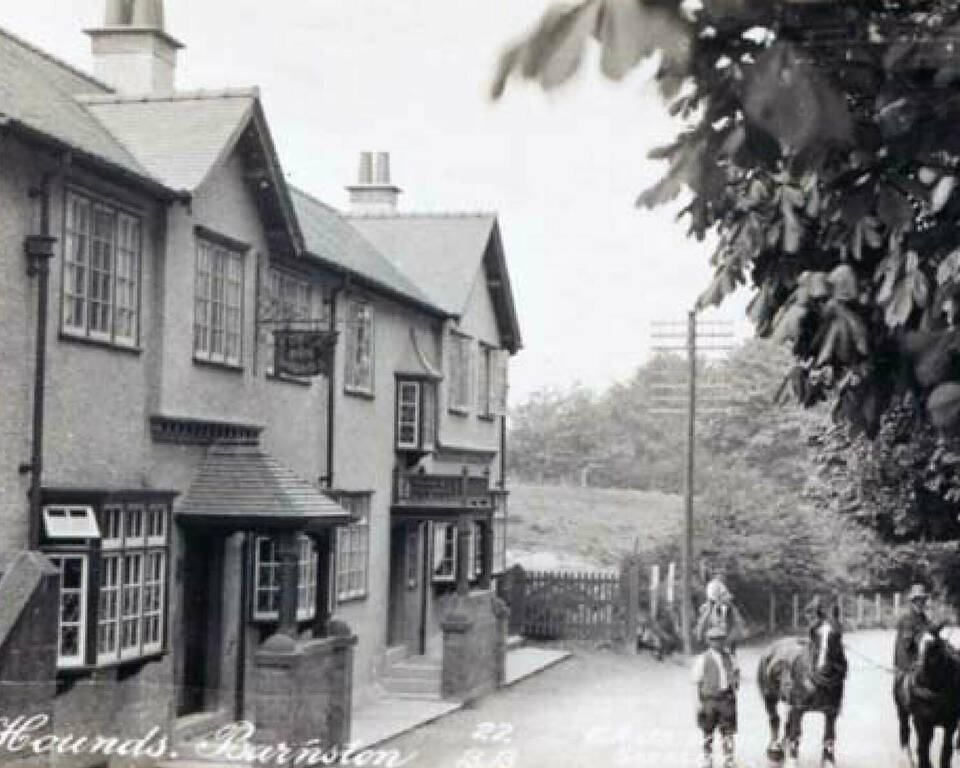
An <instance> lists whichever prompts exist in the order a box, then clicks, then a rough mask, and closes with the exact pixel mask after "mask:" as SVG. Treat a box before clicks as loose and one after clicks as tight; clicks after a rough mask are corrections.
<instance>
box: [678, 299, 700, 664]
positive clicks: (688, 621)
mask: <svg viewBox="0 0 960 768" xmlns="http://www.w3.org/2000/svg"><path fill="white" fill-rule="evenodd" d="M687 364H688V366H689V368H688V372H687V376H688V379H687V382H688V384H687V461H686V472H685V473H684V483H683V558H682V559H683V563H682V565H683V576H682V577H681V589H682V592H683V596H682V598H681V603H680V627H681V631H682V632H683V652H684V653H685V654H687V655H688V656H689V655H690V653H691V652H692V650H693V648H692V647H691V642H690V641H691V635H692V629H693V627H692V624H693V585H692V584H691V583H690V582H691V579H690V569H691V568H693V460H694V447H695V445H696V442H695V441H696V419H697V313H696V311H695V310H690V312H689V313H688V314H687Z"/></svg>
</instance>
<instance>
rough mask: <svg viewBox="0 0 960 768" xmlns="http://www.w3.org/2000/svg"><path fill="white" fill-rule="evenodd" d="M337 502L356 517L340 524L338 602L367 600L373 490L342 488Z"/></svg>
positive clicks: (336, 561)
mask: <svg viewBox="0 0 960 768" xmlns="http://www.w3.org/2000/svg"><path fill="white" fill-rule="evenodd" d="M337 503H338V504H340V506H342V507H343V508H344V509H346V510H347V511H348V512H350V513H351V515H352V516H353V521H352V522H350V523H349V524H348V525H342V526H339V527H338V528H337V535H336V547H335V553H336V558H335V565H336V567H335V569H334V573H333V580H334V582H335V583H336V587H335V589H336V592H335V594H336V599H337V603H338V604H339V603H347V602H350V601H353V600H364V599H366V598H367V597H368V596H369V593H370V512H371V506H372V494H371V493H369V492H356V493H351V492H347V491H341V492H339V493H338V494H337Z"/></svg>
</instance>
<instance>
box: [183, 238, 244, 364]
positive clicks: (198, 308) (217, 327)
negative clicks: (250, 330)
mask: <svg viewBox="0 0 960 768" xmlns="http://www.w3.org/2000/svg"><path fill="white" fill-rule="evenodd" d="M242 325H243V255H242V254H241V253H238V252H236V251H233V250H231V249H229V248H227V247H225V246H222V245H219V244H217V243H214V242H213V241H211V240H207V239H205V238H203V237H198V238H197V268H196V280H195V284H194V326H193V328H194V331H193V355H194V357H195V358H196V359H198V360H205V361H209V362H216V363H223V364H226V365H240V360H241V352H242V343H241V339H242V330H243V329H242Z"/></svg>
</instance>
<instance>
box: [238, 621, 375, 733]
mask: <svg viewBox="0 0 960 768" xmlns="http://www.w3.org/2000/svg"><path fill="white" fill-rule="evenodd" d="M332 632H333V634H332V635H331V636H330V637H324V638H319V639H315V640H308V641H306V642H295V641H293V640H289V638H283V640H285V641H289V644H286V643H284V642H279V641H278V642H274V640H276V638H272V639H271V640H268V641H267V642H266V643H264V645H263V647H261V648H260V649H259V650H258V651H257V652H256V654H255V655H254V679H253V686H254V690H253V723H254V725H255V727H256V736H255V740H256V741H257V742H258V743H264V744H279V743H280V742H283V743H285V744H287V745H288V746H297V745H303V744H305V743H306V742H308V741H310V740H312V739H318V740H319V741H320V742H321V743H322V744H324V745H332V744H345V743H347V742H348V741H349V739H350V705H351V697H352V687H353V648H354V646H355V645H356V642H357V638H356V636H355V635H353V634H352V633H351V632H350V630H349V629H348V628H347V627H346V626H345V625H340V626H336V625H334V626H333V627H332Z"/></svg>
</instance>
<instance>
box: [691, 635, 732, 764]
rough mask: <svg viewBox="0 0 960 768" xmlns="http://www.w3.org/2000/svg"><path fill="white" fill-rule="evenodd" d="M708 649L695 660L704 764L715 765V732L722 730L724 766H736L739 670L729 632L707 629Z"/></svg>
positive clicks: (694, 672)
mask: <svg viewBox="0 0 960 768" xmlns="http://www.w3.org/2000/svg"><path fill="white" fill-rule="evenodd" d="M706 640H707V650H706V651H704V652H703V653H702V654H700V655H699V656H698V657H697V658H696V660H695V661H694V664H693V680H694V682H695V683H696V684H697V695H698V697H699V706H698V707H697V725H698V726H699V727H700V730H701V731H702V732H703V762H702V766H703V768H712V767H713V734H714V731H716V730H717V729H719V730H720V737H721V739H722V745H723V766H724V768H734V766H735V765H736V764H735V762H734V735H735V734H736V732H737V688H739V687H740V673H739V671H738V669H737V667H736V665H735V664H734V662H733V658H732V656H731V654H730V652H729V651H728V650H727V649H726V647H725V646H726V641H727V633H726V632H725V631H724V630H723V629H722V628H721V627H711V628H710V629H708V630H707V632H706Z"/></svg>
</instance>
